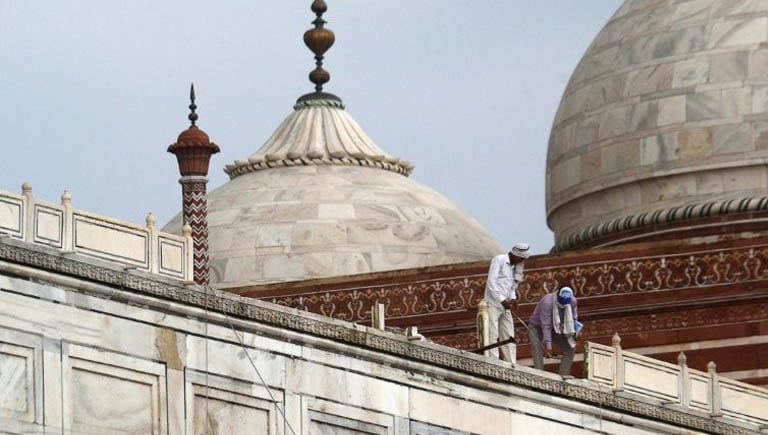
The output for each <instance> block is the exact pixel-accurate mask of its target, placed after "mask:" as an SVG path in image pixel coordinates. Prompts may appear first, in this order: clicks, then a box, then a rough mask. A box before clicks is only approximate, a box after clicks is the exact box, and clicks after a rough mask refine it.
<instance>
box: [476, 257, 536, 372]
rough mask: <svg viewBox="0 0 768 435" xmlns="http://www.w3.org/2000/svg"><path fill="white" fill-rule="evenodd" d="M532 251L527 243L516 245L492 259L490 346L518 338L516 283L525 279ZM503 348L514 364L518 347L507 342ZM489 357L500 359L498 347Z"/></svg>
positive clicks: (487, 290)
mask: <svg viewBox="0 0 768 435" xmlns="http://www.w3.org/2000/svg"><path fill="white" fill-rule="evenodd" d="M530 250H531V247H530V246H528V244H527V243H517V244H515V246H513V247H512V249H511V250H510V251H509V252H508V253H506V254H500V255H497V256H495V257H493V259H492V260H491V267H490V268H489V269H488V279H487V281H486V283H485V298H484V299H485V302H486V303H487V304H488V318H489V320H490V325H489V327H490V331H489V332H490V334H489V335H490V339H491V343H496V341H497V340H498V339H499V338H501V340H502V341H504V340H507V339H509V338H511V337H514V336H515V327H514V324H513V323H512V313H511V310H516V309H517V284H518V283H519V282H520V281H522V280H523V262H524V261H525V259H526V258H528V256H529V255H530ZM500 348H501V352H502V353H503V354H504V359H505V360H507V361H509V362H510V363H512V364H515V362H516V360H517V345H515V343H508V344H505V345H502V346H500ZM490 354H491V355H492V356H495V357H497V358H498V357H499V351H498V348H494V349H492V350H491V351H490Z"/></svg>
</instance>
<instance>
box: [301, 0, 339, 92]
mask: <svg viewBox="0 0 768 435" xmlns="http://www.w3.org/2000/svg"><path fill="white" fill-rule="evenodd" d="M327 10H328V6H327V5H326V4H325V1H324V0H314V1H313V2H312V12H314V13H315V15H317V18H315V19H314V21H312V24H314V25H315V28H314V29H309V30H307V31H306V32H304V44H305V45H306V46H307V47H308V48H309V49H310V50H312V52H313V53H315V69H314V70H312V72H310V73H309V81H311V82H312V83H314V84H315V91H316V92H322V91H323V85H324V84H326V83H328V81H329V80H330V79H331V74H330V73H328V71H326V70H324V69H323V55H324V54H325V52H326V51H328V49H329V48H331V46H332V45H333V42H334V41H335V36H334V35H333V32H331V31H330V30H328V29H326V28H325V27H323V26H324V25H325V23H326V21H325V20H324V19H323V16H322V15H323V13H325V11H327Z"/></svg>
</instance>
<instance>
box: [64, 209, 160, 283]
mask: <svg viewBox="0 0 768 435" xmlns="http://www.w3.org/2000/svg"><path fill="white" fill-rule="evenodd" d="M73 225H74V241H75V250H76V251H78V252H82V253H85V254H88V255H92V256H94V257H98V258H104V259H107V260H115V261H119V262H123V263H128V264H134V265H136V266H138V267H141V268H144V269H147V268H149V234H148V233H147V231H146V229H140V228H132V227H129V226H127V225H117V224H115V223H112V222H109V221H106V220H101V219H97V218H94V217H91V216H88V215H85V214H81V213H76V214H75V215H74V222H73Z"/></svg>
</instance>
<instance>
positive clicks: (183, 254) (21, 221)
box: [0, 183, 193, 281]
mask: <svg viewBox="0 0 768 435" xmlns="http://www.w3.org/2000/svg"><path fill="white" fill-rule="evenodd" d="M4 235H5V236H7V237H11V238H13V239H18V240H23V241H25V242H30V243H34V244H38V245H44V246H49V247H53V248H56V249H59V250H62V251H65V252H77V253H81V254H86V255H88V256H91V257H95V258H100V259H104V260H108V261H113V262H117V263H121V264H124V265H125V266H126V267H131V268H136V269H138V270H143V271H146V272H151V273H158V274H161V275H164V276H168V277H172V278H177V279H181V280H185V281H190V280H192V261H193V258H192V239H191V236H190V235H189V234H187V235H185V236H177V235H174V234H169V233H164V232H161V231H158V230H157V229H156V228H155V220H154V216H153V215H152V214H151V213H150V214H149V215H148V216H147V223H146V226H140V225H136V224H132V223H128V222H123V221H120V220H117V219H112V218H108V217H105V216H100V215H97V214H94V213H88V212H85V211H82V210H77V209H74V208H73V207H72V200H71V196H70V194H69V192H66V191H65V192H64V194H63V195H62V197H61V204H55V203H52V202H48V201H43V200H40V199H37V198H35V197H33V196H32V188H31V186H30V185H29V184H27V183H25V184H24V186H22V194H21V195H18V194H14V193H11V192H6V191H0V237H2V236H4Z"/></svg>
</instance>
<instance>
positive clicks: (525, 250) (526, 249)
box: [509, 242, 531, 258]
mask: <svg viewBox="0 0 768 435" xmlns="http://www.w3.org/2000/svg"><path fill="white" fill-rule="evenodd" d="M509 253H510V254H512V255H514V256H515V257H520V258H528V257H530V256H531V246H530V245H529V244H527V243H523V242H519V243H515V246H513V247H512V249H510V250H509Z"/></svg>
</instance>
